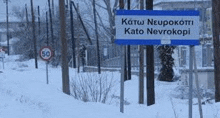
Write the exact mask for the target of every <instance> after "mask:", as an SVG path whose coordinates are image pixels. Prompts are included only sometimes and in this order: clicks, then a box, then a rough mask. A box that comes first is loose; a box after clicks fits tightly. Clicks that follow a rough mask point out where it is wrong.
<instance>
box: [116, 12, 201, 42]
mask: <svg viewBox="0 0 220 118" xmlns="http://www.w3.org/2000/svg"><path fill="white" fill-rule="evenodd" d="M115 24H116V40H115V42H116V43H117V44H125V45H126V44H133V45H160V44H172V45H199V12H198V11H147V10H118V11H117V12H116V18H115Z"/></svg>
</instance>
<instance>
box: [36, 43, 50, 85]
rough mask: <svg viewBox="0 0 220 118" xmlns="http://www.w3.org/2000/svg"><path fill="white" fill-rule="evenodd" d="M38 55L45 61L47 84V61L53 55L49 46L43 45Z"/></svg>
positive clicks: (47, 79)
mask: <svg viewBox="0 0 220 118" xmlns="http://www.w3.org/2000/svg"><path fill="white" fill-rule="evenodd" d="M39 54H40V57H41V59H43V60H44V61H46V81H47V84H49V78H48V63H49V61H50V59H51V58H52V57H53V50H52V48H51V47H50V46H44V47H42V48H41V49H40V52H39Z"/></svg>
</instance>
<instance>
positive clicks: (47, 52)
mask: <svg viewBox="0 0 220 118" xmlns="http://www.w3.org/2000/svg"><path fill="white" fill-rule="evenodd" d="M39 54H40V57H41V59H43V60H45V61H49V60H50V59H51V58H52V57H53V50H52V48H51V47H50V46H44V47H42V48H41V49H40V52H39Z"/></svg>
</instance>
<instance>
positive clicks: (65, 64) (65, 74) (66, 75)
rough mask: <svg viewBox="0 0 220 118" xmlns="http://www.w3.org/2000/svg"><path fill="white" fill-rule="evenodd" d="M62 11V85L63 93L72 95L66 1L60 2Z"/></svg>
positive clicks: (61, 0)
mask: <svg viewBox="0 0 220 118" xmlns="http://www.w3.org/2000/svg"><path fill="white" fill-rule="evenodd" d="M59 11H60V40H61V44H62V48H61V54H62V85H63V92H64V93H66V94H68V95H70V86H69V67H68V61H67V41H66V21H65V1H64V0H59Z"/></svg>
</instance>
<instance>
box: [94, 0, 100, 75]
mask: <svg viewBox="0 0 220 118" xmlns="http://www.w3.org/2000/svg"><path fill="white" fill-rule="evenodd" d="M92 3H93V14H94V15H93V16H94V22H95V36H96V47H97V63H98V73H99V74H101V68H100V66H101V65H100V54H99V52H100V51H99V37H98V29H97V28H98V26H97V20H96V9H95V0H92Z"/></svg>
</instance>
